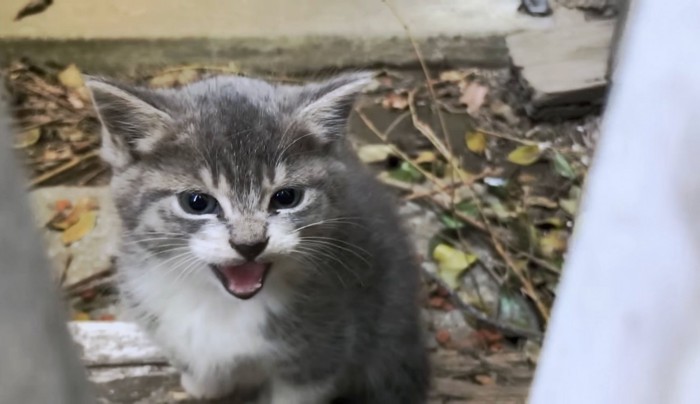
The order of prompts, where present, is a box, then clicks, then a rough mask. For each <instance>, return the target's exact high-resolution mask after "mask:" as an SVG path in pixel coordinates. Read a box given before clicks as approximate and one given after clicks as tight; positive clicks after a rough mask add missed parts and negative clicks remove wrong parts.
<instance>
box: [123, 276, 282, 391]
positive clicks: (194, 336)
mask: <svg viewBox="0 0 700 404" xmlns="http://www.w3.org/2000/svg"><path fill="white" fill-rule="evenodd" d="M120 270H121V274H122V275H123V282H124V283H123V285H122V286H123V287H124V288H125V289H126V290H128V291H129V293H130V294H132V295H133V297H134V298H135V299H136V300H137V302H138V303H139V308H138V309H136V310H135V311H134V312H133V313H131V314H133V315H135V320H136V321H142V322H143V321H144V319H143V318H142V319H139V316H142V315H143V313H142V312H145V313H148V314H150V315H155V320H156V322H155V327H153V328H152V329H151V337H152V338H153V339H154V340H155V342H156V343H157V344H158V345H160V346H161V347H162V348H163V349H164V350H166V352H168V353H169V354H170V355H172V356H173V357H174V359H175V360H176V361H178V362H180V363H181V364H182V365H185V366H186V367H187V369H188V370H189V371H190V372H193V373H195V374H197V375H201V377H207V378H208V377H210V376H213V375H211V373H215V372H217V373H222V372H224V373H225V372H233V371H235V368H236V367H237V364H238V363H240V362H241V361H243V360H245V361H246V362H249V361H253V362H256V363H257V364H258V365H260V366H261V367H262V368H267V369H269V368H270V365H271V364H270V362H271V361H272V360H273V358H274V356H275V353H277V352H278V351H279V347H276V346H275V345H274V344H273V343H272V342H271V341H269V340H267V339H265V338H264V335H263V329H264V327H265V324H266V322H267V320H268V317H269V313H270V312H278V311H279V310H281V309H282V307H283V305H282V300H283V299H280V293H279V290H278V288H275V285H274V284H272V285H270V284H266V285H265V287H264V288H263V290H262V291H260V293H259V294H258V295H256V296H255V297H253V298H252V299H249V300H240V299H237V298H235V297H233V296H231V295H229V294H228V293H226V292H225V291H224V288H223V287H221V285H220V284H218V280H216V279H215V277H214V276H213V274H212V273H211V271H210V270H209V269H208V268H206V267H202V268H197V269H196V271H191V272H190V275H188V276H181V277H179V278H180V279H177V278H176V277H174V276H173V275H172V274H168V272H167V271H148V270H147V271H144V270H143V269H141V268H138V269H137V268H128V267H127V268H120ZM268 283H274V282H268Z"/></svg>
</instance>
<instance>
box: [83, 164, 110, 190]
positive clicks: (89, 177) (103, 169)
mask: <svg viewBox="0 0 700 404" xmlns="http://www.w3.org/2000/svg"><path fill="white" fill-rule="evenodd" d="M107 170H108V168H107V167H100V168H99V169H97V170H95V171H94V172H92V173H90V174H88V175H86V176H85V177H83V178H81V179H80V181H78V185H79V186H81V187H82V186H84V185H87V184H89V183H90V182H91V181H92V180H94V179H95V178H97V177H99V176H100V175H102V174H103V173H105V172H107Z"/></svg>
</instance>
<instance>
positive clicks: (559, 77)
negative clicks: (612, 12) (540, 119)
mask: <svg viewBox="0 0 700 404" xmlns="http://www.w3.org/2000/svg"><path fill="white" fill-rule="evenodd" d="M614 30H615V20H604V21H589V22H585V23H581V24H575V25H569V26H564V25H560V26H558V27H557V28H556V29H553V30H550V31H545V32H529V33H520V34H513V35H510V36H508V37H507V38H506V43H507V46H508V51H509V54H510V57H511V60H512V64H513V66H514V67H515V68H516V69H518V70H519V72H520V80H521V82H522V84H523V85H524V86H525V87H526V88H527V89H528V91H529V93H530V99H529V101H530V104H529V105H527V106H526V110H528V112H529V113H530V115H536V111H537V110H539V109H541V108H546V107H553V106H562V105H572V104H573V105H575V104H600V102H601V101H602V99H603V97H604V95H605V89H606V86H607V83H608V79H607V75H608V66H609V59H610V50H611V45H612V39H613V33H614ZM582 110H585V109H582Z"/></svg>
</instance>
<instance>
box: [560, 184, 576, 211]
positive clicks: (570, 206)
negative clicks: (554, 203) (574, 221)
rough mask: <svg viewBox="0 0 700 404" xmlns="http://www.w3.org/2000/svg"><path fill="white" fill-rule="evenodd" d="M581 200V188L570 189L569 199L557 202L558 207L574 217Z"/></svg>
mask: <svg viewBox="0 0 700 404" xmlns="http://www.w3.org/2000/svg"><path fill="white" fill-rule="evenodd" d="M580 198H581V188H579V187H571V189H570V190H569V197H568V198H562V199H560V200H559V206H560V207H561V208H562V209H563V210H564V211H565V212H566V213H568V214H570V215H571V216H576V213H577V212H578V204H579V199H580Z"/></svg>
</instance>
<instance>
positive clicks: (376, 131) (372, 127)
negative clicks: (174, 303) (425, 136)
mask: <svg viewBox="0 0 700 404" xmlns="http://www.w3.org/2000/svg"><path fill="white" fill-rule="evenodd" d="M355 112H356V113H357V116H359V117H360V119H362V122H364V124H365V125H366V126H367V127H368V128H369V130H370V131H372V133H374V135H375V136H377V137H378V138H379V140H381V141H382V142H384V143H386V145H387V146H389V147H390V148H391V152H392V153H394V154H396V155H397V156H399V157H400V158H401V159H403V160H404V161H406V162H407V163H409V164H410V165H411V166H413V168H415V169H416V170H417V171H418V172H419V173H421V174H423V176H425V178H427V179H429V180H430V181H431V182H433V183H435V184H437V185H438V186H445V184H444V182H443V181H442V180H441V179H440V178H438V177H436V176H434V175H433V174H431V173H429V172H427V171H426V170H425V169H423V167H421V166H420V165H419V164H416V163H415V162H414V161H413V159H411V157H409V156H408V155H407V154H406V153H404V152H403V151H402V150H401V149H399V148H398V147H396V146H395V145H394V144H392V143H391V142H389V140H388V139H387V136H386V134H385V133H382V132H381V131H380V130H379V129H377V127H376V126H375V125H374V123H373V122H372V121H371V120H370V119H369V118H368V117H367V115H365V113H364V112H362V111H361V110H360V109H358V108H355Z"/></svg>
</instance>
